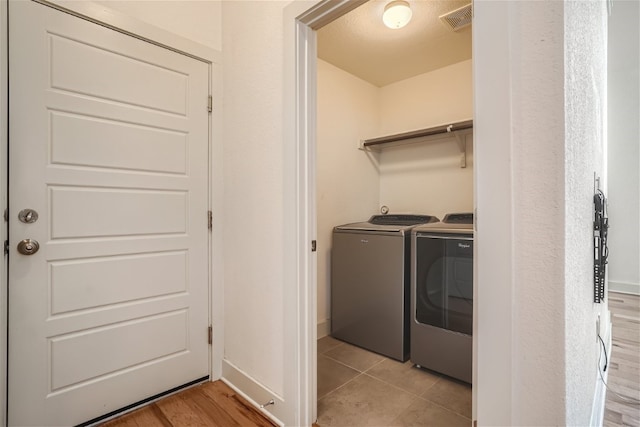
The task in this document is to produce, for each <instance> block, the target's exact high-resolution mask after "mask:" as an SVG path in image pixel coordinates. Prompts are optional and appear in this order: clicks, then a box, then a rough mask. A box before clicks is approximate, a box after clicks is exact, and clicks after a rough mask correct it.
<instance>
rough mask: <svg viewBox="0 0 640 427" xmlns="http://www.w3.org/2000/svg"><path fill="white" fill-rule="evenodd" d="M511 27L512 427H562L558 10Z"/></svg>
mask: <svg viewBox="0 0 640 427" xmlns="http://www.w3.org/2000/svg"><path fill="white" fill-rule="evenodd" d="M511 19H512V21H511V28H512V38H511V43H512V44H511V48H512V56H511V72H512V74H511V88H512V105H511V108H512V114H513V115H512V120H513V121H512V138H513V139H512V142H511V144H512V153H513V154H512V162H513V163H512V168H513V169H512V174H513V190H512V191H513V253H512V257H513V258H512V260H513V282H512V286H513V305H514V312H513V349H514V350H513V351H514V354H513V369H514V372H513V377H512V381H513V384H514V387H516V388H515V389H514V394H513V405H512V410H513V424H514V425H527V424H528V425H563V424H565V423H564V407H565V399H564V397H565V396H564V360H563V355H564V334H565V331H564V327H563V319H564V316H563V313H564V296H563V290H562V288H563V281H564V234H565V230H564V224H563V222H564V221H563V217H564V197H565V191H564V186H565V182H564V181H565V180H564V167H565V163H564V151H563V150H564V147H563V145H564V144H563V140H564V136H565V135H564V125H565V123H564V91H563V87H564V79H563V71H564V70H563V68H564V56H563V53H564V45H563V27H564V22H563V3H562V2H544V3H540V2H517V4H513V7H512V8H511ZM479 144H482V142H481V141H479ZM479 215H482V213H480V214H479ZM480 238H481V237H480ZM479 286H482V284H480V285H479Z"/></svg>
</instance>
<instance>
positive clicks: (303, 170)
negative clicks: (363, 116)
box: [283, 0, 510, 425]
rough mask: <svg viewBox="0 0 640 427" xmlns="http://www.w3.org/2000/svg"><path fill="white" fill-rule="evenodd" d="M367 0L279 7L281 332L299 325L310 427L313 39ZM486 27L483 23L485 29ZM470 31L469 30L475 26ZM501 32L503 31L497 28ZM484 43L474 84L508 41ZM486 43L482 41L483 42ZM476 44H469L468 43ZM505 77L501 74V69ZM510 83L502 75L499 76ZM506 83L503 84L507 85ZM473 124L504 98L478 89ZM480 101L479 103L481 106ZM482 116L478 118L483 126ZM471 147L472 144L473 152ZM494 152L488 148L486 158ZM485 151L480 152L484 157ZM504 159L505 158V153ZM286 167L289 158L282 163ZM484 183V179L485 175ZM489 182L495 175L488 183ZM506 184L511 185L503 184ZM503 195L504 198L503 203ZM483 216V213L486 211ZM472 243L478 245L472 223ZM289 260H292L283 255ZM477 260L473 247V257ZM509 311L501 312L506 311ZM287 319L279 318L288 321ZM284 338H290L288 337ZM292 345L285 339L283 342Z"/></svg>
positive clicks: (303, 400)
mask: <svg viewBox="0 0 640 427" xmlns="http://www.w3.org/2000/svg"><path fill="white" fill-rule="evenodd" d="M367 1H368V0H320V1H317V2H316V3H315V4H314V5H313V6H311V7H309V3H308V2H296V1H294V2H292V4H290V5H289V6H287V7H286V8H285V12H284V25H285V32H284V62H285V69H284V73H285V74H284V82H285V83H284V110H283V111H284V134H285V153H286V154H285V155H286V156H289V155H292V156H293V155H295V159H292V161H293V162H294V163H295V165H296V169H295V170H296V176H295V179H294V184H293V185H294V186H295V188H285V195H291V194H292V195H294V196H295V197H294V202H295V205H294V206H293V208H292V209H293V210H292V211H293V212H295V218H293V220H294V221H295V224H296V229H295V237H294V238H293V240H294V241H289V243H290V245H288V246H289V247H292V248H295V253H291V254H285V258H286V259H296V260H297V266H296V272H295V274H296V276H295V280H293V281H287V282H286V283H293V285H291V286H292V287H291V288H286V286H287V285H285V295H287V297H286V298H292V297H290V296H289V295H295V296H297V300H295V301H292V300H287V299H286V300H285V307H286V308H287V313H290V308H291V307H295V308H296V314H297V315H296V316H291V315H289V316H290V317H289V318H290V319H291V320H292V322H285V325H291V324H294V325H299V327H298V330H297V332H296V331H290V333H286V334H285V337H290V336H295V337H296V339H297V341H295V343H294V345H293V346H291V347H289V346H287V348H295V349H296V353H297V355H298V360H297V362H298V364H297V366H298V376H299V384H298V396H299V399H300V400H299V404H298V407H299V408H300V417H301V421H302V422H301V423H299V424H300V425H311V423H313V422H315V421H316V420H317V354H316V353H317V307H316V305H317V266H316V256H315V254H314V253H313V252H312V251H311V250H310V245H311V241H312V240H315V239H316V233H317V231H316V213H317V204H316V164H315V163H316V123H317V119H316V105H317V98H316V85H317V76H316V70H317V40H316V38H317V36H316V33H315V31H316V30H318V29H320V28H321V27H323V26H324V25H326V24H328V23H330V22H332V21H334V20H335V19H337V18H339V17H340V16H342V15H344V14H346V13H348V12H350V11H351V10H353V9H355V8H356V7H358V6H360V5H362V4H363V3H366V2H367ZM483 23H486V22H483ZM474 27H475V26H474ZM498 27H500V28H503V27H502V26H499V25H498ZM477 34H478V30H477V29H476V28H474V30H473V36H474V38H475V37H476V35H477ZM485 38H486V39H491V40H490V42H489V43H487V44H484V43H483V44H482V46H480V47H478V46H475V47H474V56H473V67H474V72H473V77H474V80H476V79H477V77H478V69H477V68H478V67H479V66H481V68H482V69H483V70H485V69H487V68H490V66H489V67H486V68H485V66H487V65H489V63H488V62H486V61H483V62H482V63H480V62H479V61H477V59H476V54H477V53H479V52H480V51H482V54H483V55H484V54H485V50H487V49H489V48H490V46H491V44H492V43H497V44H498V45H501V46H504V45H505V44H506V43H507V39H500V38H499V36H498V37H494V34H490V36H489V37H485ZM483 41H484V40H483ZM474 45H475V43H474ZM501 71H502V72H504V71H505V70H501ZM504 74H505V75H506V76H508V72H505V73H504ZM505 81H506V80H505ZM473 97H474V121H476V122H477V120H478V118H479V117H478V116H477V115H476V109H477V108H479V105H480V104H482V105H485V104H486V105H488V106H491V107H493V106H496V105H503V104H502V102H503V99H499V100H497V101H492V100H491V97H490V96H487V94H485V93H484V92H483V93H478V89H477V88H475V89H474V94H473ZM480 97H482V102H481V100H480V99H479V98H480ZM489 116H490V119H489V120H487V121H486V122H487V123H488V124H494V125H496V124H497V128H498V129H500V130H502V129H506V128H508V126H505V124H504V123H501V122H499V120H500V116H498V115H493V114H491V115H489ZM484 119H485V117H483V120H484ZM473 133H474V143H475V141H477V140H478V138H482V140H483V141H484V140H485V139H484V136H485V134H490V133H491V131H487V130H483V132H478V130H477V127H474V131H473ZM503 144H504V140H502V139H500V140H497V141H496V142H495V143H491V144H488V145H493V146H499V147H501V148H502V147H504V145H503ZM476 146H477V145H476ZM491 148H493V147H487V149H486V151H489V150H490V149H491ZM484 151H485V150H483V152H484ZM505 154H507V155H508V152H506V153H505ZM287 160H289V159H287ZM499 161H500V162H504V163H501V164H502V165H505V167H506V168H507V169H508V161H505V158H504V157H501V158H500V159H499ZM477 163H478V162H476V168H474V194H475V196H474V212H477V206H478V199H477V192H478V188H480V187H481V188H486V186H485V185H484V184H483V185H482V186H479V184H478V181H479V177H480V175H479V173H478V169H477ZM507 172H508V171H506V172H505V171H504V170H503V169H502V168H501V169H500V171H499V173H498V174H497V175H501V176H500V178H501V179H504V178H505V175H508V173H507ZM483 178H484V176H483ZM492 178H493V176H492ZM507 182H510V180H507ZM507 198H508V196H506V197H505V199H507ZM487 212H488V210H487ZM475 228H476V239H477V238H478V234H479V233H478V232H477V223H476V226H475ZM289 255H291V256H289ZM474 256H475V257H476V259H477V245H476V249H475V252H474ZM478 269H479V262H475V263H474V282H475V283H478V281H479V275H478ZM477 288H478V287H477V286H474V329H473V368H472V371H473V383H474V384H476V386H475V387H473V392H472V411H473V413H472V420H477V402H478V387H477V385H478V351H479V350H478V335H479V329H478V315H479V313H478V312H479V304H478V289H477ZM508 309H510V306H508V305H507V307H505V308H504V310H505V311H508ZM287 313H285V315H286V314H287ZM286 332H289V331H286ZM286 339H290V338H286Z"/></svg>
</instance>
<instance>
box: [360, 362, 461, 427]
mask: <svg viewBox="0 0 640 427" xmlns="http://www.w3.org/2000/svg"><path fill="white" fill-rule="evenodd" d="M362 375H366V376H368V377H369V378H372V379H374V380H377V381H380V382H382V383H384V384H387V385H390V386H391V387H393V388H395V389H398V390H400V391H403V392H405V393H407V394H409V395H411V396H412V397H414V398H416V399H418V400H421V401H423V402H429V403H432V404H434V405H436V406H439V407H440V408H441V409H444V410H446V411H447V412H451V413H452V414H455V415H458V416H461V417H462V418H465V419H467V420H471V418H469V417H467V416H466V415H464V414H461V413H459V412H456V411H454V410H452V409H450V408H447V407H446V406H442V405H441V404H439V403H438V402H434V401H433V400H430V399H427V398H425V397H422V396H421V395H419V394H415V393H412V392H410V391H408V390H404V389H402V388H400V387H398V386H397V385H394V384H391V383H389V382H387V381H385V380H382V379H380V378H376V377H374V376H372V375H370V374H367V373H366V372H363V373H362ZM354 379H355V378H354ZM441 379H442V377H440V378H438V379H437V381H436V382H434V383H433V384H432V385H431V386H430V387H428V388H427V389H426V390H424V391H423V393H426V392H427V390H429V389H431V387H433V386H434V385H435V384H436V383H438V382H439V381H440V380H441Z"/></svg>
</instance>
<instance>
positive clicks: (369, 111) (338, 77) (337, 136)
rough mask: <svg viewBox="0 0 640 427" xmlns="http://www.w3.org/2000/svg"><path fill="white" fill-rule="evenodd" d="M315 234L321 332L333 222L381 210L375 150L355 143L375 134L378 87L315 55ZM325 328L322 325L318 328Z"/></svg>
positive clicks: (361, 217)
mask: <svg viewBox="0 0 640 427" xmlns="http://www.w3.org/2000/svg"><path fill="white" fill-rule="evenodd" d="M317 73H318V100H317V105H318V114H317V117H318V126H317V150H316V151H317V163H316V168H317V169H316V170H317V183H316V185H317V195H316V197H317V201H316V203H317V215H318V219H317V228H318V231H317V240H318V254H317V256H318V324H319V325H321V326H320V329H319V335H321V334H323V333H325V334H326V333H327V332H328V326H329V325H328V324H326V325H324V324H325V323H326V322H327V321H328V319H329V318H330V315H331V313H330V303H329V298H330V293H329V292H330V283H331V270H330V261H331V236H332V230H333V227H335V226H336V225H339V224H346V223H349V222H357V221H363V220H365V219H367V218H368V217H369V216H371V215H373V214H375V213H378V211H379V208H380V206H379V204H378V199H379V189H380V184H379V173H378V165H377V164H378V155H377V154H375V153H373V154H369V153H365V152H363V151H361V150H359V149H358V144H359V141H360V140H361V139H363V138H368V137H372V136H375V135H377V132H378V127H379V124H380V116H379V88H378V87H376V86H374V85H372V84H371V83H368V82H365V81H363V80H361V79H359V78H357V77H355V76H353V75H351V74H349V73H347V72H345V71H343V70H341V69H339V68H337V67H335V66H333V65H331V64H329V63H328V62H325V61H322V60H318V69H317ZM321 329H323V330H321Z"/></svg>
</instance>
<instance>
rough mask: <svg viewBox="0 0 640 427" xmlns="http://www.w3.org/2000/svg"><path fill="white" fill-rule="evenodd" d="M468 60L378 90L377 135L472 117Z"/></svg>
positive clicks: (471, 94) (470, 77) (471, 89)
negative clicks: (378, 117) (378, 121)
mask: <svg viewBox="0 0 640 427" xmlns="http://www.w3.org/2000/svg"><path fill="white" fill-rule="evenodd" d="M471 65H472V62H471V60H468V61H462V62H458V63H457V64H453V65H449V66H447V67H443V68H440V69H438V70H434V71H431V72H429V73H425V74H421V75H419V76H416V77H412V78H409V79H406V80H402V81H399V82H396V83H392V84H390V85H387V86H384V87H382V88H380V130H379V132H380V135H389V134H394V133H400V132H407V131H411V130H416V129H423V128H427V127H431V126H438V125H442V124H449V123H452V122H456V121H463V120H469V119H471V118H472V117H473V103H472V98H473V86H472V80H473V79H472V75H471Z"/></svg>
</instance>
